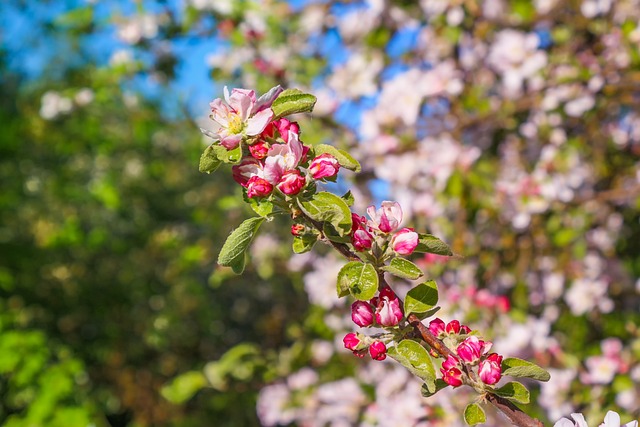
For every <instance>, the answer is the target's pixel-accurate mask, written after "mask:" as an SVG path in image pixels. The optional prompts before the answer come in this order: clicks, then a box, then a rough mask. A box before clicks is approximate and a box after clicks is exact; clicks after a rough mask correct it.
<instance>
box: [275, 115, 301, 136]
mask: <svg viewBox="0 0 640 427" xmlns="http://www.w3.org/2000/svg"><path fill="white" fill-rule="evenodd" d="M273 124H274V126H275V127H276V129H278V133H280V136H281V137H282V139H284V141H285V142H289V132H293V133H295V134H296V135H300V126H298V123H296V122H290V121H289V120H287V119H285V118H282V119H279V120H276V121H274V122H273Z"/></svg>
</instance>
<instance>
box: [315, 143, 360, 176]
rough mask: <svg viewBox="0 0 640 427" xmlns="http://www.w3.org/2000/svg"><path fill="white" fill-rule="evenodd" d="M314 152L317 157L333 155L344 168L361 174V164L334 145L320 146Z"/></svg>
mask: <svg viewBox="0 0 640 427" xmlns="http://www.w3.org/2000/svg"><path fill="white" fill-rule="evenodd" d="M313 150H314V152H315V155H316V156H319V155H321V154H325V153H328V154H331V155H332V156H333V157H335V158H336V160H337V161H338V163H339V164H340V166H342V167H343V168H345V169H349V170H351V171H354V172H356V173H358V172H360V171H361V169H362V168H361V167H360V163H358V161H357V160H356V159H354V158H353V157H351V155H350V154H349V153H347V152H346V151H344V150H340V149H338V148H336V147H334V146H332V145H327V144H318V145H315V146H314V147H313Z"/></svg>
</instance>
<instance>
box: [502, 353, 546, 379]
mask: <svg viewBox="0 0 640 427" xmlns="http://www.w3.org/2000/svg"><path fill="white" fill-rule="evenodd" d="M502 375H509V376H511V377H520V378H532V379H534V380H538V381H549V379H550V378H551V375H549V372H547V371H545V370H544V369H542V368H541V367H539V366H538V365H536V364H535V363H531V362H527V361H526V360H522V359H518V358H516V357H508V358H506V359H504V360H503V361H502Z"/></svg>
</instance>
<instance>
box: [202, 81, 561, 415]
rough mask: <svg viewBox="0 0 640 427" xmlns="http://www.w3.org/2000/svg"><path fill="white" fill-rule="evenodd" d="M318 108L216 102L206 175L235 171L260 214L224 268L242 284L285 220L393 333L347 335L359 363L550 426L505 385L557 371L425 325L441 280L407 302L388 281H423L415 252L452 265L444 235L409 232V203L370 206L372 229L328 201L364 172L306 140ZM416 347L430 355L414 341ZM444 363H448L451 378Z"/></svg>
mask: <svg viewBox="0 0 640 427" xmlns="http://www.w3.org/2000/svg"><path fill="white" fill-rule="evenodd" d="M314 104H315V97H314V96H313V95H310V94H305V93H302V92H300V91H298V90H295V89H293V90H287V91H284V90H283V89H282V88H280V87H279V86H278V87H275V88H273V89H272V90H270V91H269V92H268V93H267V94H265V95H263V96H262V97H260V98H257V97H256V95H255V93H254V91H251V90H246V89H234V90H233V91H231V92H229V91H228V90H227V89H226V88H225V97H224V100H222V99H216V100H214V101H213V102H212V103H211V118H212V120H213V121H214V122H216V123H217V125H218V128H217V129H216V130H215V131H209V130H202V132H203V133H204V134H205V135H207V136H209V137H211V138H212V139H213V140H214V142H213V143H212V144H211V145H210V146H209V147H207V149H206V150H205V152H204V153H203V155H202V157H201V159H200V170H201V171H203V172H207V173H210V172H213V171H215V170H216V169H218V168H219V167H220V166H221V164H223V163H228V164H232V165H233V167H232V172H233V178H234V180H235V181H236V182H237V183H238V184H240V185H241V186H242V187H243V192H244V198H245V201H246V202H247V203H249V205H250V206H251V207H252V209H253V210H254V211H255V212H256V213H257V214H258V215H259V216H258V217H254V218H250V219H247V220H245V221H244V222H243V223H242V224H241V225H240V226H239V227H238V228H237V229H235V230H234V231H232V233H231V234H230V236H229V237H228V238H227V241H226V242H225V244H224V245H223V247H222V249H221V251H220V254H219V257H218V263H219V264H221V265H224V266H229V267H231V268H232V269H233V271H234V272H236V273H238V274H239V273H241V272H242V271H243V270H244V263H245V252H246V251H247V249H248V247H249V245H250V244H251V241H252V240H253V239H254V237H255V236H256V234H257V233H258V230H259V227H260V225H261V224H262V222H264V221H265V220H267V221H270V220H271V219H272V218H273V216H275V215H278V214H288V215H290V217H291V218H292V219H293V221H294V223H293V225H292V226H291V234H292V235H293V236H294V240H293V251H294V252H296V253H303V252H307V251H309V250H311V248H312V247H313V245H314V244H315V243H316V242H318V241H323V242H325V243H327V244H329V245H331V246H332V247H333V248H334V249H336V250H337V251H338V252H339V253H340V254H341V255H343V256H344V257H345V258H346V259H347V260H348V261H349V262H348V263H347V264H346V265H345V266H344V267H342V269H341V270H340V272H339V273H338V280H337V291H338V297H345V296H348V295H351V296H352V297H353V298H355V300H356V301H355V302H354V303H353V304H352V306H351V318H352V320H353V322H354V323H355V324H356V325H357V326H359V327H362V328H367V327H377V328H382V329H384V330H385V332H384V333H382V334H374V335H371V336H367V335H363V334H361V333H349V334H347V335H346V336H345V337H344V340H343V341H344V345H345V347H346V348H348V349H349V350H352V351H353V354H354V355H356V356H358V357H364V356H365V355H366V354H367V353H368V354H369V355H370V356H371V358H373V359H374V360H384V359H385V358H386V357H387V355H388V356H390V357H392V358H393V359H395V360H396V361H398V362H399V363H401V364H402V365H403V366H405V367H406V368H407V369H409V371H411V372H412V373H413V374H415V375H416V376H418V377H419V378H421V379H422V380H423V381H424V386H423V389H422V392H423V395H424V396H425V397H429V396H432V395H434V394H435V393H437V392H438V391H439V390H441V389H443V388H445V387H448V386H451V387H453V388H456V387H459V386H461V385H467V386H469V387H471V388H473V389H474V390H475V391H476V392H477V393H478V394H479V395H480V397H481V398H482V400H483V401H486V402H489V403H491V404H492V405H494V406H495V407H496V408H497V409H498V410H500V411H502V412H503V413H505V414H506V416H507V417H508V418H509V419H510V420H511V421H512V422H513V423H514V424H516V425H518V426H522V427H534V426H540V425H541V423H540V422H539V421H537V420H534V419H532V418H530V417H528V416H527V415H526V414H525V413H524V412H522V411H521V410H520V409H519V408H517V407H516V406H515V405H513V404H512V403H511V402H517V403H529V391H528V390H527V389H526V388H525V387H524V386H523V385H522V384H521V383H519V382H508V383H506V384H504V385H503V386H502V387H499V388H496V385H497V383H498V381H499V380H500V379H501V378H502V377H503V376H504V375H509V376H513V377H527V378H533V379H537V380H540V381H547V380H548V379H549V374H548V373H547V372H546V371H544V370H543V369H542V368H540V367H538V366H536V365H534V364H533V363H530V362H527V361H524V360H520V359H515V358H506V359H504V360H503V356H502V355H499V354H497V353H489V350H490V348H491V347H492V343H491V342H488V341H483V340H482V339H480V338H479V337H478V336H479V334H478V333H477V331H471V330H470V329H469V328H468V327H467V326H465V325H462V324H460V322H459V321H457V320H453V321H451V322H449V323H448V324H446V325H445V323H444V322H443V321H442V320H440V319H438V318H435V319H433V320H431V322H430V323H429V326H428V327H427V326H425V325H424V324H423V323H422V321H423V320H424V319H426V318H428V317H431V316H432V315H433V314H434V313H435V312H436V311H437V310H438V309H439V307H437V306H436V304H437V302H438V288H437V285H436V282H435V281H433V280H427V281H425V282H423V283H420V284H418V285H417V286H415V287H414V288H412V289H411V290H410V291H409V292H408V293H407V296H406V298H405V300H404V301H402V300H401V299H400V298H398V296H397V295H396V294H395V292H394V291H393V289H392V288H391V286H389V284H388V283H387V281H386V280H385V276H384V275H385V273H389V274H392V275H394V276H396V277H398V278H401V279H408V280H416V279H419V278H420V277H422V276H423V273H422V271H421V270H420V268H419V267H418V266H416V265H415V264H413V263H412V262H411V261H409V260H408V259H406V258H405V257H406V256H408V255H411V254H412V253H414V252H422V253H432V254H437V255H442V256H452V255H453V253H452V251H451V249H450V248H449V246H448V245H447V244H446V243H444V242H443V241H442V240H440V239H439V238H437V237H435V236H433V235H430V234H422V233H418V232H416V231H414V229H412V228H407V227H401V223H402V217H403V212H402V208H401V207H400V204H399V203H397V202H392V201H384V202H382V204H381V206H380V208H376V206H369V208H367V216H368V219H367V218H366V217H364V216H360V215H358V214H357V213H354V212H352V211H351V209H350V206H351V205H352V204H353V197H352V196H351V193H350V192H349V193H347V194H345V195H344V196H342V197H338V196H336V195H334V194H331V193H328V192H322V191H318V186H317V184H318V183H319V182H326V181H335V180H336V178H337V174H338V171H339V169H340V168H345V169H350V170H352V171H354V172H359V171H360V164H359V163H358V162H357V161H356V160H355V159H353V158H352V157H351V156H350V155H349V154H348V153H347V152H345V151H342V150H338V149H336V148H334V147H332V146H328V145H316V146H313V147H311V146H307V145H305V144H304V143H303V142H302V141H301V139H300V127H299V125H298V124H297V123H296V122H291V121H289V120H288V119H287V118H286V117H285V116H287V115H290V114H294V113H302V112H309V111H311V110H312V109H313V106H314ZM416 336H418V337H420V338H421V340H422V341H423V342H424V343H426V344H427V346H428V349H427V348H425V347H424V346H423V345H422V344H420V342H418V341H416V340H414V339H413V338H415V337H416ZM438 359H443V361H439V360H438ZM434 362H435V363H441V368H440V373H441V377H440V378H437V376H436V368H435V367H434ZM464 418H465V421H466V422H467V424H469V425H475V424H479V423H483V422H485V421H486V416H485V414H484V411H483V410H482V408H481V407H480V406H479V405H478V404H477V403H471V404H469V405H468V406H467V408H466V409H465V411H464Z"/></svg>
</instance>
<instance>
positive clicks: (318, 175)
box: [309, 153, 340, 179]
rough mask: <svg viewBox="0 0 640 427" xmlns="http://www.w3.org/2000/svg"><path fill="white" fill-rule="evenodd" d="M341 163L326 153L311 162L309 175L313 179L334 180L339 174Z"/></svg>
mask: <svg viewBox="0 0 640 427" xmlns="http://www.w3.org/2000/svg"><path fill="white" fill-rule="evenodd" d="M339 169H340V163H338V160H337V159H336V158H335V157H333V156H332V155H331V154H329V153H324V154H321V155H319V156H318V157H316V158H315V159H313V160H312V161H311V164H310V165H309V173H310V174H311V176H312V177H313V179H323V178H332V177H334V176H336V175H337V174H338V170H339Z"/></svg>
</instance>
